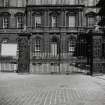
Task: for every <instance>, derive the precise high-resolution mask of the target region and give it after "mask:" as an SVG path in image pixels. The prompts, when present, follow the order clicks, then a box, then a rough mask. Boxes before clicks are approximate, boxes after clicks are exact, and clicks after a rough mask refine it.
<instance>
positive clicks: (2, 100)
mask: <svg viewBox="0 0 105 105" xmlns="http://www.w3.org/2000/svg"><path fill="white" fill-rule="evenodd" d="M98 81H99V80H97V79H96V78H94V77H90V76H87V75H81V74H79V75H32V74H29V75H18V74H15V73H13V74H12V73H7V74H5V73H4V74H2V73H0V105H105V90H104V89H103V87H102V85H100V84H98Z"/></svg>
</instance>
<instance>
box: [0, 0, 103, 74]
mask: <svg viewBox="0 0 105 105" xmlns="http://www.w3.org/2000/svg"><path fill="white" fill-rule="evenodd" d="M97 2H98V0H0V45H1V70H2V66H3V65H4V66H5V64H4V63H5V61H6V62H11V64H12V62H13V63H14V62H17V61H16V59H17V55H18V52H19V51H20V50H21V48H22V47H21V48H20V45H19V46H18V45H17V42H19V41H20V40H19V38H20V39H21V37H23V39H24V40H22V41H20V42H19V43H21V46H23V47H24V46H25V45H24V43H27V45H28V47H24V48H23V49H22V50H25V51H26V52H27V50H26V49H28V51H29V52H28V55H29V54H30V56H29V62H28V63H29V64H30V67H29V71H28V72H31V73H51V72H57V73H65V72H66V71H70V70H71V67H72V66H71V65H75V66H77V65H79V66H80V65H83V64H84V65H85V66H86V65H90V60H89V58H91V57H90V55H91V54H90V53H91V51H92V50H91V47H92V45H93V54H92V55H93V58H95V59H96V58H97V60H94V59H93V62H94V61H95V63H93V69H94V70H95V71H103V69H104V59H102V57H103V56H104V53H103V51H102V47H104V46H103V43H104V40H103V36H102V35H101V36H99V32H98V33H96V32H94V31H95V29H96V28H95V26H96V24H97V22H98V20H99V17H97V12H98V9H96V8H95V5H96V3H97ZM91 32H92V33H91ZM23 33H25V34H27V33H28V34H30V37H29V39H28V41H27V38H26V36H24V35H23ZM89 33H91V34H92V35H90V34H89ZM91 36H94V37H92V39H93V40H94V41H93V44H91V41H90V40H91ZM25 38H26V39H25ZM89 46H90V47H89ZM11 48H12V49H11ZM25 48H26V49H25ZM10 49H11V50H10ZM16 49H17V54H16ZM9 50H10V51H9ZM13 50H14V52H13ZM20 53H23V56H21V58H22V57H23V58H25V60H27V56H25V54H24V51H23V52H22V51H20ZM13 55H14V56H13ZM6 57H7V58H8V59H9V58H10V59H9V60H6ZM96 61H97V62H96ZM100 61H101V62H100ZM23 62H25V61H23ZM14 65H15V64H13V66H14ZM9 66H10V63H8V67H9ZM8 67H7V68H8ZM15 68H16V67H15ZM26 68H27V67H26ZM23 71H24V70H23ZM26 71H27V70H26Z"/></svg>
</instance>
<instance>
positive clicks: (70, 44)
mask: <svg viewBox="0 0 105 105" xmlns="http://www.w3.org/2000/svg"><path fill="white" fill-rule="evenodd" d="M74 50H75V40H72V39H70V40H69V42H68V51H69V52H74Z"/></svg>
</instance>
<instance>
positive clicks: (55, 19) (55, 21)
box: [51, 16, 57, 27]
mask: <svg viewBox="0 0 105 105" xmlns="http://www.w3.org/2000/svg"><path fill="white" fill-rule="evenodd" d="M51 27H57V17H56V16H52V17H51Z"/></svg>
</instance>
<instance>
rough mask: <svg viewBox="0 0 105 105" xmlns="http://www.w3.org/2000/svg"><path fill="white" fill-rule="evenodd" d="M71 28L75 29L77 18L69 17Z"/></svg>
mask: <svg viewBox="0 0 105 105" xmlns="http://www.w3.org/2000/svg"><path fill="white" fill-rule="evenodd" d="M69 27H75V16H69Z"/></svg>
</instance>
